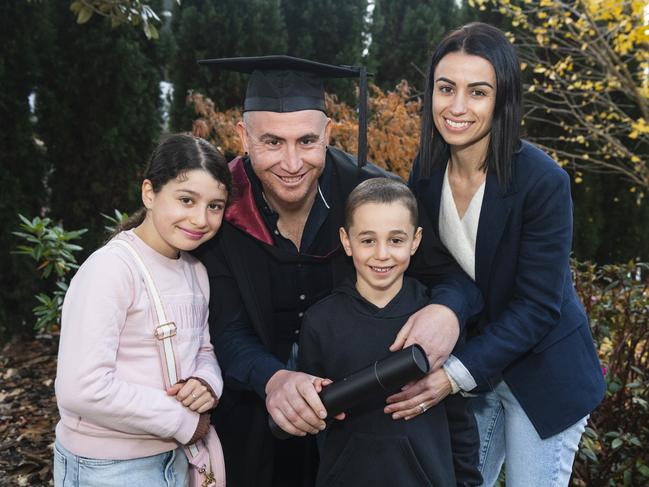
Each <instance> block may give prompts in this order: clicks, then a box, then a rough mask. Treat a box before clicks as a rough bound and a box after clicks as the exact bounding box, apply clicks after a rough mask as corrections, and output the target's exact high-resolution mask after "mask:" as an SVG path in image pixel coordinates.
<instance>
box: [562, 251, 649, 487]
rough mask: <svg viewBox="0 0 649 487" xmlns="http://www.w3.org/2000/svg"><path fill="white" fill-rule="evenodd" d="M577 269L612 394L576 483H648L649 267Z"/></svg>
mask: <svg viewBox="0 0 649 487" xmlns="http://www.w3.org/2000/svg"><path fill="white" fill-rule="evenodd" d="M574 268H575V283H576V286H577V291H578V292H579V295H580V297H581V299H582V302H583V303H584V306H585V307H586V312H587V313H588V316H589V317H590V322H591V327H592V330H593V336H594V338H595V341H596V345H597V348H598V352H599V355H600V358H601V360H602V364H603V366H604V372H605V374H606V385H607V391H606V396H605V398H604V401H603V403H602V404H601V405H600V406H599V407H598V408H597V409H596V410H595V411H594V412H593V414H592V415H591V417H590V421H589V424H588V427H587V428H586V433H585V434H584V437H583V438H582V442H581V447H580V450H579V453H578V455H577V459H576V462H575V467H574V474H573V485H578V486H588V487H600V486H602V487H603V486H636V485H649V453H648V450H647V448H646V446H647V445H649V405H648V404H647V397H648V389H649V373H648V370H647V366H648V363H647V362H648V360H649V340H648V339H649V265H648V264H643V263H636V262H633V261H632V262H629V263H627V264H620V265H604V266H597V265H595V264H592V263H590V262H584V263H575V264H574Z"/></svg>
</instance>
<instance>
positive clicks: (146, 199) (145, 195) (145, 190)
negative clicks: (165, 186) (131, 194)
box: [142, 179, 155, 210]
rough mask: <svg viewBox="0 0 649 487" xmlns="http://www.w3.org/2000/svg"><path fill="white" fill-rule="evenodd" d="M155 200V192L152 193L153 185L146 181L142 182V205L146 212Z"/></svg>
mask: <svg viewBox="0 0 649 487" xmlns="http://www.w3.org/2000/svg"><path fill="white" fill-rule="evenodd" d="M154 199H155V191H153V184H151V181H150V180H148V179H145V180H144V181H142V204H143V205H144V207H145V208H146V209H147V210H150V209H151V208H152V207H153V200H154Z"/></svg>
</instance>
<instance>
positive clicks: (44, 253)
mask: <svg viewBox="0 0 649 487" xmlns="http://www.w3.org/2000/svg"><path fill="white" fill-rule="evenodd" d="M18 216H19V217H20V220H21V221H22V223H21V224H20V229H21V231H18V232H12V233H13V234H14V235H15V236H17V237H19V238H21V239H22V240H23V241H24V242H25V243H24V244H22V245H18V246H17V247H16V250H15V251H14V252H13V253H15V254H22V255H27V256H29V257H31V258H32V259H33V260H34V261H35V262H36V267H37V269H38V271H39V272H40V276H41V279H48V278H50V276H53V277H56V282H55V290H54V292H53V293H52V296H49V295H48V294H45V293H39V294H37V295H36V299H37V300H38V302H39V304H38V305H37V306H35V307H34V308H33V309H32V311H33V312H34V316H35V317H36V323H35V325H34V328H35V329H36V330H37V331H40V332H50V331H52V330H53V329H55V328H56V327H57V326H58V325H59V322H60V319H61V308H62V306H63V298H64V296H65V292H66V291H67V289H68V283H67V279H66V275H67V274H68V273H69V272H70V271H71V270H73V269H76V268H78V267H79V266H78V265H77V260H76V259H75V257H74V252H78V251H79V250H82V248H81V247H80V246H79V245H75V244H73V243H71V241H72V240H77V239H79V238H80V237H81V235H83V234H84V233H85V232H86V229H81V230H75V231H66V230H64V229H63V227H62V226H61V225H60V224H55V223H54V222H52V220H50V219H49V218H40V217H36V218H34V219H33V220H28V219H27V218H25V217H24V216H22V215H18Z"/></svg>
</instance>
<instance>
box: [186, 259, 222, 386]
mask: <svg viewBox="0 0 649 487" xmlns="http://www.w3.org/2000/svg"><path fill="white" fill-rule="evenodd" d="M197 266H198V267H197V269H196V273H197V276H198V280H199V284H200V287H201V290H202V291H203V295H204V296H205V299H206V300H207V301H208V302H209V299H210V290H209V281H208V278H207V272H206V270H205V267H203V264H200V263H197ZM208 318H209V312H208V313H206V314H205V320H204V322H203V336H202V338H201V347H200V350H199V352H198V356H197V358H196V370H195V371H194V373H193V374H192V375H194V376H196V377H200V378H201V379H203V380H204V381H205V382H207V383H208V384H209V385H210V387H211V388H212V390H213V391H214V393H215V394H216V396H217V398H220V397H221V394H222V393H223V377H222V375H221V368H220V367H219V364H218V361H217V359H216V355H215V354H214V347H213V346H212V342H211V340H210V327H209V321H208Z"/></svg>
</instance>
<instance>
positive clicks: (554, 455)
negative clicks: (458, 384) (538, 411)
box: [472, 381, 588, 487]
mask: <svg viewBox="0 0 649 487" xmlns="http://www.w3.org/2000/svg"><path fill="white" fill-rule="evenodd" d="M472 406H473V413H474V414H475V418H476V421H477V423H478V429H479V432H480V473H482V478H483V479H484V481H483V484H482V485H483V486H489V487H490V486H493V485H494V484H495V483H496V480H497V479H498V474H499V473H500V469H501V467H502V464H503V461H504V462H505V479H506V482H507V486H508V487H530V486H539V485H542V486H543V487H565V486H567V485H568V482H569V481H570V475H571V474H572V463H573V461H574V459H575V453H576V452H577V448H578V447H579V440H580V438H581V435H582V433H583V432H584V429H585V427H586V421H587V419H588V417H585V418H582V419H581V420H579V421H578V422H577V423H575V424H574V425H572V426H570V427H569V428H567V429H565V430H564V431H562V432H561V433H558V434H556V435H554V436H551V437H550V438H546V439H545V440H542V439H541V437H540V436H539V434H538V433H537V432H536V430H535V429H534V426H533V425H532V423H531V422H530V420H529V418H528V417H527V415H526V414H525V411H523V408H521V405H520V404H519V402H518V400H517V399H516V398H515V397H514V395H513V394H512V391H511V390H510V389H509V387H508V386H507V384H505V382H504V381H501V382H500V383H499V384H498V385H497V386H496V387H495V389H494V390H493V391H490V392H488V393H486V394H481V395H480V396H478V397H476V398H474V399H473V400H472Z"/></svg>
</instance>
